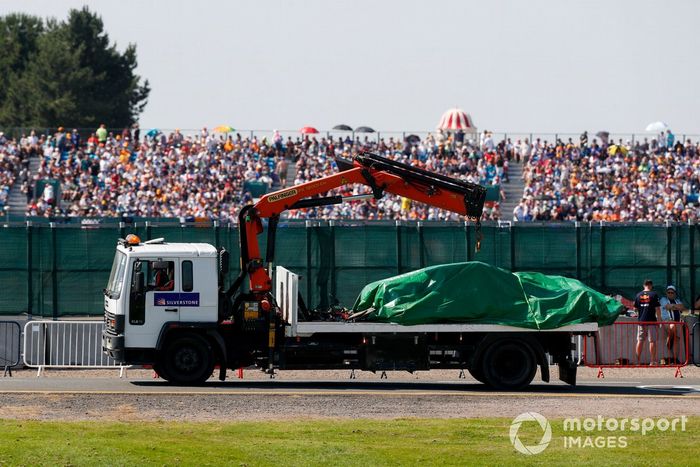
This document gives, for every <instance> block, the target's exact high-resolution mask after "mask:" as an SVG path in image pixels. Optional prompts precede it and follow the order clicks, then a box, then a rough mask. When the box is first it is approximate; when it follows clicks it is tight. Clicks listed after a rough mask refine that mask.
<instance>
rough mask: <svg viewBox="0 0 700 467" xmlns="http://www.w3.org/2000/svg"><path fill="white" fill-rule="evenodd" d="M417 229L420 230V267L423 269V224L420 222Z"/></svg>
mask: <svg viewBox="0 0 700 467" xmlns="http://www.w3.org/2000/svg"><path fill="white" fill-rule="evenodd" d="M416 228H417V229H418V254H419V265H420V267H421V269H422V268H424V267H425V245H424V244H423V223H422V222H421V221H418V224H417V225H416Z"/></svg>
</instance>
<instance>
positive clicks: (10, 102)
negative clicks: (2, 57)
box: [0, 7, 150, 128]
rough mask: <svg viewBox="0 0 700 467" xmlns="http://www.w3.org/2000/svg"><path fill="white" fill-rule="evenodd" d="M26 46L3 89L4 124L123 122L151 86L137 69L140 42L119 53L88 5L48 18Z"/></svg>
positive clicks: (0, 110)
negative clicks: (62, 19)
mask: <svg viewBox="0 0 700 467" xmlns="http://www.w3.org/2000/svg"><path fill="white" fill-rule="evenodd" d="M8 18H9V17H8ZM39 22H40V20H39ZM0 24H1V23H0ZM40 24H41V22H40ZM0 33H2V31H0ZM7 36H8V38H7V40H8V41H12V40H17V41H18V42H20V44H21V43H22V41H21V40H19V39H13V37H14V38H17V37H19V36H18V35H17V34H15V35H14V36H10V35H9V34H8V35H7ZM23 47H24V48H27V49H28V50H31V52H30V53H28V54H27V58H26V59H25V61H24V62H22V63H24V67H23V68H22V69H21V70H20V71H19V72H17V73H16V74H15V75H10V77H9V78H8V82H7V86H6V89H7V92H6V93H5V95H0V126H44V127H52V126H58V125H59V124H60V125H63V126H71V127H82V128H95V127H97V126H98V125H99V124H100V123H106V124H107V125H108V126H113V127H125V126H128V125H130V124H132V123H133V122H135V121H136V120H137V118H138V115H139V114H140V113H141V112H142V111H143V108H144V107H145V105H146V102H147V99H148V94H149V92H150V87H149V84H148V81H147V80H146V81H145V82H144V83H143V84H140V81H141V78H140V77H139V76H138V75H136V74H135V73H134V70H135V69H136V66H137V61H136V47H135V46H134V45H132V44H130V45H129V46H128V47H127V49H126V50H125V52H124V53H119V51H118V50H117V49H116V46H115V45H111V44H110V41H109V37H108V35H107V33H105V32H104V26H103V23H102V20H101V19H100V18H99V17H98V16H96V15H95V14H93V13H91V12H90V11H89V10H88V8H87V7H84V8H83V9H81V10H71V11H70V12H69V14H68V19H67V21H65V22H57V21H56V20H48V21H47V22H46V25H45V26H44V27H43V29H42V30H41V33H40V34H39V35H38V37H37V38H35V40H34V47H33V48H31V47H25V46H23V45H21V46H20V49H22V50H24V49H23ZM15 61H17V62H19V61H20V60H19V59H16V60H15ZM0 66H1V65H0ZM15 68H20V67H19V66H18V65H15ZM0 70H2V68H0Z"/></svg>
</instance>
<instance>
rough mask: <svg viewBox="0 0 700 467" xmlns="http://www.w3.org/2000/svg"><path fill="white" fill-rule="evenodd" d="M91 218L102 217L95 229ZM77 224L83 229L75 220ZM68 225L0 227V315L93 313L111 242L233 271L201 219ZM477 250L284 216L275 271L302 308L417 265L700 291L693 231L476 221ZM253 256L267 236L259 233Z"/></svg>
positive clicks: (459, 236) (418, 226)
mask: <svg viewBox="0 0 700 467" xmlns="http://www.w3.org/2000/svg"><path fill="white" fill-rule="evenodd" d="M96 221H102V222H100V223H97V224H96V223H95V222H96ZM81 222H82V221H81ZM81 222H76V223H70V224H56V223H51V224H49V223H34V222H31V223H29V224H27V223H16V224H8V225H7V226H6V227H5V228H2V229H0V241H1V242H2V244H3V245H4V246H5V248H4V249H3V254H2V255H0V280H2V284H3V286H4V289H3V293H2V294H0V315H15V314H21V313H28V314H31V315H33V316H41V317H60V316H67V315H92V316H97V315H100V314H102V312H103V310H102V308H103V302H102V288H103V287H104V286H105V284H106V283H107V279H108V277H109V268H110V267H111V265H112V258H113V255H114V249H115V246H116V241H117V239H118V238H120V237H121V238H123V237H125V236H126V235H127V234H129V233H135V234H137V235H139V236H140V237H141V239H143V240H148V239H154V238H159V237H164V238H165V239H166V241H168V242H206V243H210V244H213V245H215V246H217V247H225V248H226V249H227V250H229V251H230V252H231V269H232V270H231V272H230V273H229V275H228V277H227V284H228V283H230V282H231V281H232V280H233V279H234V278H235V276H236V275H237V274H238V267H239V261H238V257H239V246H238V231H237V227H236V226H233V225H218V224H214V223H211V222H204V223H196V222H195V223H187V224H181V223H177V220H174V221H173V220H172V219H168V220H167V222H161V221H158V222H150V221H149V222H143V221H137V222H134V223H123V222H122V223H119V222H118V220H117V222H113V220H110V219H104V220H90V221H89V222H88V223H85V224H82V225H81ZM481 232H482V234H483V239H482V241H481V249H480V251H476V250H475V242H476V234H477V233H476V230H475V226H474V224H473V223H470V224H459V223H442V222H435V223H431V222H425V223H415V222H414V223H408V222H402V223H399V224H396V223H394V222H391V223H388V222H362V221H357V222H341V221H337V222H335V223H329V222H318V221H313V222H311V221H310V222H304V221H300V222H297V221H288V220H284V219H283V220H282V221H281V222H280V224H279V227H278V233H277V249H276V253H275V256H276V257H275V264H279V265H283V266H285V267H287V268H288V269H290V270H292V271H294V272H296V273H298V274H300V275H301V276H302V280H301V283H300V292H301V294H302V296H303V298H304V300H305V302H306V303H307V305H308V306H310V307H316V306H324V307H325V306H328V305H330V304H336V303H339V304H341V305H344V306H347V307H350V306H352V304H353V303H354V301H355V299H356V298H357V296H358V294H359V293H360V291H361V290H362V288H363V287H364V286H365V285H367V284H369V283H371V282H374V281H376V280H379V279H385V278H387V277H391V276H394V275H397V274H401V273H405V272H409V271H414V270H416V269H419V268H423V267H428V266H433V265H439V264H448V263H456V262H463V261H481V262H484V263H487V264H491V265H494V266H498V267H501V268H504V269H507V270H511V271H536V272H542V273H545V274H555V275H563V276H567V277H572V278H575V279H579V280H581V281H582V282H583V283H584V284H586V285H588V286H590V287H593V288H594V289H596V290H599V291H602V292H604V293H608V294H621V295H623V296H625V297H628V298H631V297H633V296H634V294H635V293H636V292H638V291H639V290H641V284H642V282H643V280H644V279H646V278H650V279H652V280H653V281H654V283H655V284H656V286H657V288H658V290H659V291H661V290H662V288H663V286H665V285H666V284H667V283H673V284H674V285H676V287H678V288H679V292H680V297H681V298H682V299H683V300H684V302H685V303H686V305H688V304H690V302H691V301H692V300H693V299H694V298H695V294H696V291H700V288H698V286H697V284H696V281H697V277H698V276H697V264H696V263H697V261H698V258H699V257H700V255H698V252H699V251H700V239H699V238H698V237H700V235H697V226H695V225H688V224H683V225H669V226H665V225H649V224H630V225H620V224H602V225H601V224H574V223H562V224H553V223H524V224H518V223H515V224H512V225H509V224H507V223H506V224H502V225H494V224H488V223H486V224H485V225H484V226H483V227H482V229H481ZM259 238H260V242H261V246H262V251H263V253H264V252H265V248H264V244H265V241H266V234H263V235H261V236H260V237H259Z"/></svg>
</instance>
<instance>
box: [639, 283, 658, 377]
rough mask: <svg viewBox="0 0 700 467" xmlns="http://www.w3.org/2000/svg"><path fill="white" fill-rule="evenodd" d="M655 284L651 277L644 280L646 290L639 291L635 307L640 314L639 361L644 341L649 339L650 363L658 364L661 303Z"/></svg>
mask: <svg viewBox="0 0 700 467" xmlns="http://www.w3.org/2000/svg"><path fill="white" fill-rule="evenodd" d="M653 289H654V284H653V282H652V281H651V280H650V279H647V280H645V281H644V290H642V291H641V292H639V293H638V294H637V296H636V297H635V299H634V307H635V308H636V310H637V314H638V315H639V322H640V323H642V324H640V325H639V326H638V332H637V347H636V349H635V350H636V354H637V363H640V362H641V356H642V348H643V343H644V341H646V340H647V339H648V340H649V353H650V354H651V362H650V365H656V364H657V360H656V342H657V340H658V330H659V328H658V325H657V324H656V323H657V322H658V321H661V305H660V303H659V296H658V295H657V294H656V292H654V290H653Z"/></svg>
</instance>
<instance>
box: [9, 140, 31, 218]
mask: <svg viewBox="0 0 700 467" xmlns="http://www.w3.org/2000/svg"><path fill="white" fill-rule="evenodd" d="M36 148H37V146H36V141H34V144H33V145H32V144H28V143H27V141H26V140H25V141H22V142H21V143H19V142H17V141H15V140H14V139H11V138H7V137H6V136H5V134H4V132H0V210H1V211H2V212H0V215H1V214H4V211H5V209H6V208H9V206H8V201H9V195H10V188H11V187H12V185H13V184H15V183H22V184H23V185H27V184H28V174H29V169H28V166H29V156H30V154H31V153H33V152H35V151H36Z"/></svg>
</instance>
